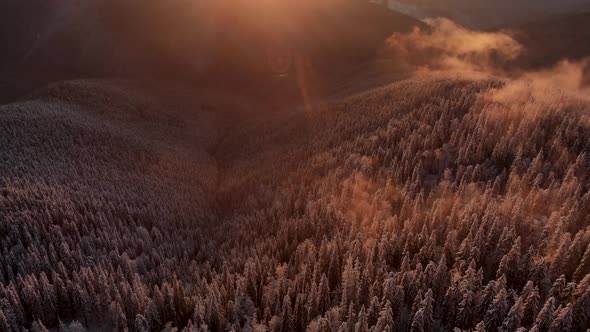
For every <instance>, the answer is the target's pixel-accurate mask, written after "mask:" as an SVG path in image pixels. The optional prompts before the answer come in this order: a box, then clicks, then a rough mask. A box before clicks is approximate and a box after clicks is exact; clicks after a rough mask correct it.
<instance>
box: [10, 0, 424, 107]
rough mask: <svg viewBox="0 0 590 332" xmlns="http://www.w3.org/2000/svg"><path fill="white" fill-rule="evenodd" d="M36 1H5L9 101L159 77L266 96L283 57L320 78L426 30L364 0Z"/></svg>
mask: <svg viewBox="0 0 590 332" xmlns="http://www.w3.org/2000/svg"><path fill="white" fill-rule="evenodd" d="M32 1H33V0H24V1H18V2H16V1H9V2H7V3H5V4H3V5H0V6H3V7H4V9H5V10H0V12H1V13H3V14H0V16H1V15H10V17H7V19H6V20H4V21H3V23H2V26H3V27H4V31H5V32H6V33H5V34H3V35H2V36H0V37H1V38H0V42H2V43H3V44H6V45H12V47H11V52H9V53H8V54H3V55H1V56H0V76H2V77H3V79H2V82H5V84H4V85H6V86H5V87H4V88H2V87H1V86H0V97H3V96H2V95H4V97H3V99H4V100H10V99H11V98H14V96H15V95H18V94H22V93H23V92H26V91H29V90H31V89H32V88H37V87H40V86H42V85H44V84H46V83H48V82H51V81H57V80H63V79H72V78H80V77H112V76H117V77H119V76H124V77H152V78H153V77H158V78H164V79H166V80H176V81H184V82H187V81H188V82H193V83H194V82H202V81H206V82H207V84H209V85H211V84H218V85H222V86H224V88H226V89H227V88H229V87H230V86H229V85H232V86H233V88H234V89H237V90H240V89H241V90H243V89H250V90H265V89H268V88H272V86H273V85H274V84H275V83H274V78H275V76H277V75H278V74H282V73H276V72H273V70H271V68H270V67H269V61H271V60H270V59H269V56H273V55H275V53H277V52H276V51H278V54H279V55H283V54H287V55H288V56H289V59H288V62H289V66H288V68H287V73H290V74H291V75H292V76H294V75H295V67H297V66H299V67H302V66H304V67H305V68H306V69H305V70H306V71H313V72H314V73H315V72H320V74H321V75H328V74H334V73H340V72H346V71H347V70H348V67H350V66H358V65H360V64H362V63H364V62H365V61H367V60H370V59H371V58H372V57H373V56H374V55H375V54H376V53H377V52H378V51H379V50H380V49H381V48H382V46H383V42H384V40H385V39H386V38H387V37H388V36H390V35H391V34H392V33H394V32H405V31H409V30H411V29H412V28H413V27H414V26H422V25H423V24H422V23H421V22H419V21H416V20H414V19H412V18H409V17H407V16H404V15H402V14H399V13H395V12H391V11H388V10H387V9H386V8H383V7H380V6H377V5H374V4H371V3H368V2H366V1H361V0H358V1H356V0H355V1H347V0H326V1H323V2H318V3H317V4H316V3H315V2H309V3H307V2H306V3H305V5H303V4H297V3H296V2H293V3H291V2H289V1H287V2H285V3H282V2H281V3H280V4H281V5H280V6H279V5H274V6H272V5H271V4H262V2H264V0H257V1H256V2H254V3H249V2H244V1H226V2H208V1H194V2H190V1H179V0H174V1H166V2H162V1H159V0H149V1H138V0H125V1H113V0H100V1H99V0H96V1H89V2H84V3H77V2H69V1H66V2H63V3H62V2H55V3H53V2H48V3H44V6H37V5H36V4H35V3H33V2H32ZM29 2H30V3H29ZM259 2H261V3H260V4H259ZM44 7H47V9H43V11H41V10H42V8H44ZM36 8H39V9H38V10H37V9H36ZM263 8H264V10H262V9H263ZM0 9H2V7H0ZM8 13H10V14H8ZM28 13H32V14H33V17H35V18H36V19H31V18H30V17H29V16H28V15H29V14H28ZM261 15H263V16H264V17H265V19H264V20H261V19H260V16H261ZM37 17H38V19H37ZM0 20H2V17H0ZM22 21H26V24H25V23H23V22H22ZM350 22H355V24H352V25H351V24H350ZM23 24H25V25H26V26H22V25H23ZM273 50H274V51H275V52H271V53H270V55H269V53H268V51H273ZM291 80H294V78H292V79H291ZM0 100H2V99H0Z"/></svg>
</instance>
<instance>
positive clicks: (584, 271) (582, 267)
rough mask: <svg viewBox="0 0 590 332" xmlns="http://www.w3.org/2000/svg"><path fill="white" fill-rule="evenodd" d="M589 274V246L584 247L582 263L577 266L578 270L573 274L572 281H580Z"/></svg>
mask: <svg viewBox="0 0 590 332" xmlns="http://www.w3.org/2000/svg"><path fill="white" fill-rule="evenodd" d="M589 273H590V245H588V246H587V247H586V251H584V256H583V257H582V261H581V262H580V264H579V265H578V268H577V269H576V271H575V272H574V277H573V279H574V281H580V280H582V279H583V278H584V276H586V275H588V274H589Z"/></svg>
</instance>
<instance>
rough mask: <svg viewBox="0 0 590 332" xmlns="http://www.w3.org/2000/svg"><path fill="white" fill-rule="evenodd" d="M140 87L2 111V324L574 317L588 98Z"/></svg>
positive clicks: (178, 326)
mask: <svg viewBox="0 0 590 332" xmlns="http://www.w3.org/2000/svg"><path fill="white" fill-rule="evenodd" d="M149 89H150V87H147V86H141V85H139V84H135V83H132V82H125V81H120V82H113V81H104V80H103V81H101V80H97V81H78V82H69V83H60V84H55V85H53V86H50V87H48V88H47V89H45V90H43V91H39V92H38V93H37V94H35V95H32V96H31V97H30V98H29V99H30V100H27V101H23V102H19V103H14V104H9V105H5V106H2V107H1V108H0V119H1V123H2V129H3V130H2V131H1V136H2V137H1V141H2V142H3V143H2V144H1V145H0V168H1V169H2V177H1V178H0V180H1V181H0V188H1V189H0V218H1V219H2V222H1V223H0V234H1V241H0V243H1V246H0V248H1V251H2V254H1V255H0V267H1V268H0V329H1V330H2V331H21V330H23V329H30V330H31V331H48V330H59V331H82V330H104V331H111V330H120V331H124V330H129V331H163V330H164V331H175V330H177V331H194V330H199V331H201V330H202V331H208V330H210V331H226V330H227V331H300V330H307V331H356V332H361V331H432V330H443V331H585V330H586V329H588V328H590V326H589V324H590V317H589V315H590V274H589V273H590V246H589V244H590V229H589V223H588V215H590V191H589V189H590V182H589V174H590V172H589V169H590V160H589V156H588V154H589V153H590V117H589V114H590V113H588V111H590V103H588V102H587V101H586V100H584V99H583V98H579V97H576V96H571V95H568V94H566V93H563V92H559V91H558V90H555V89H552V90H547V91H536V90H538V88H537V87H535V86H534V85H532V84H529V85H526V84H525V85H524V87H522V88H521V89H519V90H517V91H519V94H518V97H519V98H515V97H514V93H511V91H512V90H514V87H513V83H511V82H507V81H505V80H500V79H487V80H483V79H482V80H470V79H461V78H457V77H445V76H440V77H434V76H433V75H430V77H428V78H424V77H416V78H413V79H408V80H403V81H400V82H396V83H393V84H390V85H388V86H385V87H381V88H375V89H372V90H370V91H367V92H363V93H359V94H357V95H353V96H350V97H346V98H341V99H336V100H333V101H326V102H323V103H320V104H317V105H315V106H314V107H313V108H296V109H291V110H290V111H283V110H281V111H271V110H260V109H258V108H257V107H258V106H259V105H248V103H246V102H243V101H240V100H235V101H233V102H230V101H229V100H230V98H225V97H223V96H219V97H218V100H227V101H228V102H227V105H224V107H223V109H224V111H218V110H215V109H213V107H205V106H206V105H207V103H208V101H207V100H206V99H207V98H211V95H212V94H211V93H208V92H206V91H204V92H200V93H201V95H202V96H203V97H202V98H200V99H199V100H198V101H197V102H198V103H200V104H199V105H193V104H191V103H192V102H194V100H193V99H194V98H183V94H185V95H186V94H190V95H191V96H194V95H195V92H194V91H188V92H186V91H185V92H186V93H185V92H183V91H182V90H181V89H176V88H170V90H171V91H169V92H167V95H166V96H164V93H161V96H158V95H156V94H155V93H152V92H151V91H150V90H149ZM523 89H524V90H523ZM541 97H542V98H541ZM188 108H190V109H195V108H198V109H200V110H199V111H198V112H187V111H186V110H187V109H188ZM260 147H263V148H260Z"/></svg>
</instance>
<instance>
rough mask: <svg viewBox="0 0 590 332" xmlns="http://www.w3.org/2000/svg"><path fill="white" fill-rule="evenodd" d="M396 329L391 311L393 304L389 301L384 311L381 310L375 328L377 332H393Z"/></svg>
mask: <svg viewBox="0 0 590 332" xmlns="http://www.w3.org/2000/svg"><path fill="white" fill-rule="evenodd" d="M394 329H395V322H394V317H393V312H392V310H391V302H389V301H387V303H385V306H384V307H383V309H381V313H380V314H379V320H378V321H377V325H376V326H375V331H376V332H387V331H393V330H394Z"/></svg>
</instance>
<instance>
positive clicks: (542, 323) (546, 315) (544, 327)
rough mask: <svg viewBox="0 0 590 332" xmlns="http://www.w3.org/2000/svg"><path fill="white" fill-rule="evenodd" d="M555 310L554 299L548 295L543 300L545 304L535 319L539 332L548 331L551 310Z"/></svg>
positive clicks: (551, 314) (550, 321)
mask: <svg viewBox="0 0 590 332" xmlns="http://www.w3.org/2000/svg"><path fill="white" fill-rule="evenodd" d="M554 310H555V299H554V298H553V297H550V298H549V299H547V301H546V302H545V305H544V306H543V308H542V309H541V311H539V314H538V315H537V318H536V319H535V325H536V326H537V328H538V329H539V331H541V332H545V331H549V328H550V327H551V323H552V322H553V311H554Z"/></svg>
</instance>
